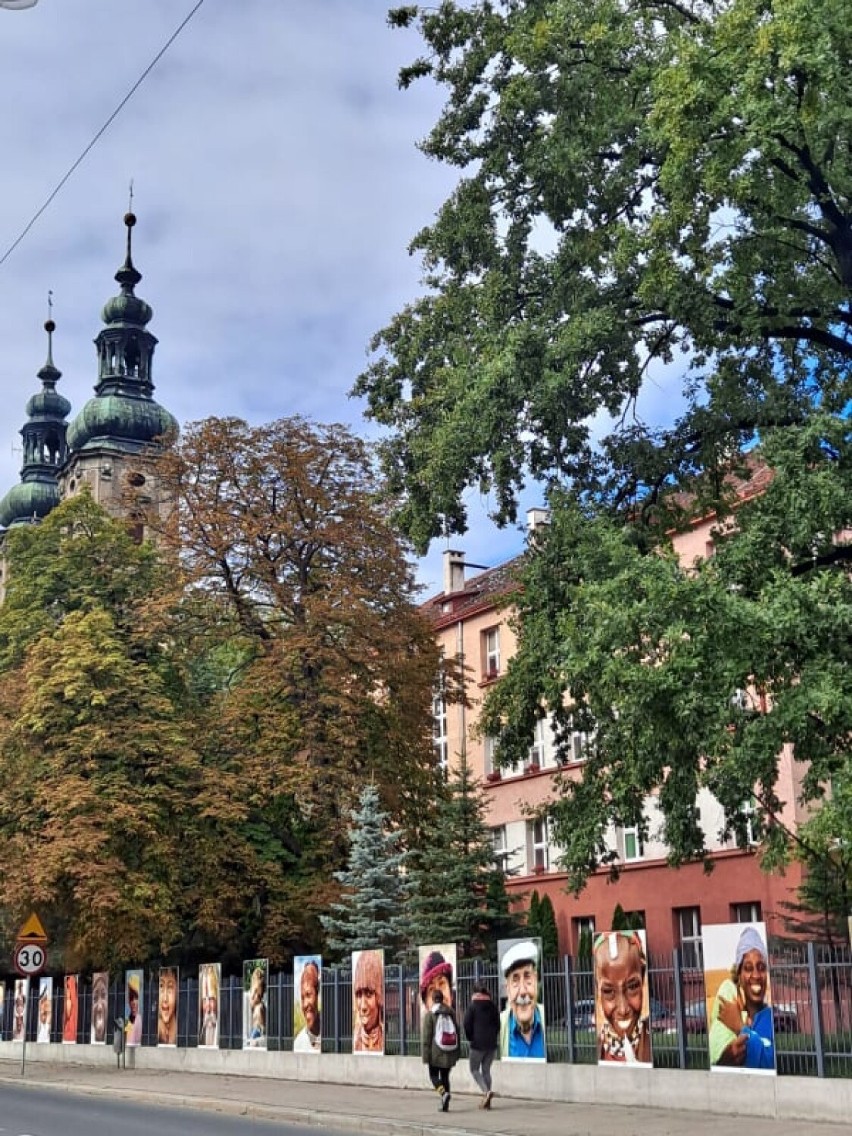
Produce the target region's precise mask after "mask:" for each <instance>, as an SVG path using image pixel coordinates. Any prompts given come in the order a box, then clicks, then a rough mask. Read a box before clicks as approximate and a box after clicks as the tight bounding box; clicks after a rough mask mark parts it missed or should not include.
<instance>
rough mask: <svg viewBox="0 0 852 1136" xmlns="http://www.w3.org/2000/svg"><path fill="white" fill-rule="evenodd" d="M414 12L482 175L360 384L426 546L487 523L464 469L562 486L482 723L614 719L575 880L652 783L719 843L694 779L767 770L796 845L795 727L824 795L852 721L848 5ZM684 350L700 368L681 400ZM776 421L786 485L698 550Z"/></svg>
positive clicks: (573, 786) (719, 785)
mask: <svg viewBox="0 0 852 1136" xmlns="http://www.w3.org/2000/svg"><path fill="white" fill-rule="evenodd" d="M391 22H392V23H394V24H397V25H401V26H416V27H417V28H418V29H419V31H420V33H421V35H422V38H423V43H424V52H423V55H422V58H420V59H419V60H416V61H415V62H414V63H413V64H412V66H411V67H410V68H408V69H406V70H405V71H404V72H403V74H402V76H401V82H402V85H403V86H405V85H407V84H408V83H410V82H412V81H414V80H415V79H417V78H418V77H419V76H421V75H429V76H431V77H432V78H433V79H434V80H435V81H437V82H438V83H439V84H440V85H442V86H443V87H444V88H445V90H446V93H447V101H446V104H445V107H444V110H443V113H442V114H441V117H440V119H439V121H438V122H437V123H436V125H435V127H434V128H433V130H432V131H431V133H430V134H429V136H428V137H427V139H426V140H425V142H424V143H423V149H424V150H425V152H426V153H427V154H429V155H430V156H433V157H435V158H437V159H439V160H441V161H444V162H448V163H450V164H451V165H454V166H456V167H457V168H458V170H459V182H458V186H457V188H456V190H455V192H454V193H453V194H452V196H451V197H450V198H449V200H448V201H447V202H446V203H445V204H444V206H443V207H442V209H441V211H440V213H439V215H438V217H437V219H436V221H435V222H434V223H433V224H431V225H429V226H428V227H427V228H425V229H424V230H423V231H422V232H421V233H419V234H418V235H417V236H416V238H415V239H414V242H413V249H414V251H416V252H419V253H420V255H421V256H422V258H423V262H424V265H425V269H426V278H425V283H426V291H425V294H424V295H423V296H422V297H421V298H419V299H417V300H415V301H414V302H413V303H412V304H410V305H409V306H408V307H406V308H405V309H404V310H403V311H402V312H400V313H399V314H398V315H397V316H396V317H395V318H394V319H393V320H392V322H391V323H390V324H389V325H388V326H387V327H386V328H385V329H384V330H382V331H381V332H379V333H378V334H377V336H376V338H375V341H374V344H373V346H374V349H375V354H374V358H373V360H372V362H371V365H370V366H369V368H368V370H367V371H366V372H365V373H364V374H363V375H362V376H361V377H360V379H359V381H358V383H357V386H356V389H357V391H358V393H360V394H362V395H365V396H366V397H367V399H368V407H369V413H370V414H371V415H372V416H373V418H374V419H376V420H377V421H379V422H381V423H383V424H385V425H387V426H388V427H390V430H391V434H390V437H389V439H388V442H387V445H386V448H385V451H384V460H385V463H386V468H387V470H388V472H389V475H390V479H391V484H392V485H393V487H394V488H395V489H396V490H397V491H398V492H399V493H400V494H401V496H402V504H401V507H400V516H401V518H402V521H403V523H404V525H405V527H406V529H407V531H409V533H410V534H411V535H412V537H413V538H414V540H415V542H416V544H417V545H418V546H419V547H421V548H422V547H425V546H426V545H427V544H428V542H429V540H430V539H431V538H432V537H434V536H435V535H436V534H438V533H440V532H443V531H449V532H453V531H463V529H464V525H465V511H464V504H463V494H464V492H465V491H466V490H467V489H468V488H470V487H478V488H480V489H482V490H486V491H488V492H490V493H491V494H492V495H493V496H492V499H493V501H494V503H495V508H494V513H495V516H496V519H497V520H498V521H500V522H505V521H509V520H512V519H513V518H514V516H515V511H516V506H517V498H518V492H519V490H520V488H521V487H522V486H523V484H524V482H525V479H528V478H529V477H533V478H536V479H539V480H540V481H541V482H543V483H544V485H545V486H546V488H547V490H548V493H549V503H550V505H551V508H552V513H553V525H552V527H551V530H550V534H549V536H548V537H547V538H543V539H542V540H541V541H540V542H539V546H538V547H537V548H536V549H535V550H533V552H532V553H531V555H530V563H529V566H528V570H527V571H526V573H525V575H524V581H523V585H524V592H523V596H522V599H521V601H520V609H521V621H520V625H519V626H520V635H521V651H520V655H519V656H518V658H517V659H516V660H513V662H512V664H511V665H510V668H509V677H508V679H507V680H505V681H504V682H503V683H501V684H500V686H499V687H498V689H497V691H496V695H495V697H494V699H493V700H492V701H491V710H490V721H488V722H487V723H486V729H488V730H489V732H492V731H494V730H499V729H501V728H502V730H503V741H504V744H505V751H506V752H507V753H511V754H512V755H513V756H517V755H518V754H520V753H522V752H523V751H522V749H521V748H520V739H521V736H523V745H524V746H527V745H528V744H529V737H530V733H531V729H532V725H533V723H534V720H535V717H536V716H540V715H541V714H542V713H543V708H544V707H549V708H550V709H551V710H553V711H554V712H555V714H556V718H557V726H558V730H559V739H560V741H561V742H562V743H564V742H565V741H567V735H568V732H569V731H570V730H571V729H572V728H581V729H582V728H585V729H587V730H589V731H594V734H595V742H594V744H593V745H592V746H591V747H590V749H589V751H588V755H587V756H588V760H587V761H586V763H585V767H584V776H583V777H582V778H581V779H580V780H578V781H571V780H569V779H568V778H567V777H566V778H565V779H564V780H563V796H562V799H561V800H560V801H559V802H558V803H557V804H556V805H555V806H554V810H553V819H554V822H555V832H554V835H555V838H556V840H557V841H558V843H559V844H560V845H562V846H563V847H564V848H565V850H566V852H565V863H566V866H567V867H568V870H569V873H570V876H571V882H572V884H573V886H575V887H580V886H581V885H582V882H583V881H584V880H585V879H586V878H587V876H588V874H589V873H590V872H591V871H592V870H594V869H595V867H596V866H597V865H598V864H599V863H600V861H601V859H604V860H606V859H607V857H608V853H607V848H606V842H605V839H604V835H605V831H606V827H607V825H608V824H610V823H615V824H623V825H632V824H639V825H640V827H641V828H643V829H644V828H646V827H647V825H646V822H645V819H644V814H643V803H644V802H645V801H646V799H647V797H648V796H649V795H652V794H655V795H656V796H657V798H658V801H659V805H660V810H661V817H662V824H661V826H660V827H661V830H662V836H663V837H664V839H665V841H666V843H667V845H668V847H669V849H670V855H671V859H672V862H673V863H680V862H683V861H684V860H687V859H690V858H693V857H700V856H702V855H704V853H705V838H704V833H703V832H702V828H701V825H700V823H699V822H700V818H699V815H698V812H697V810H696V793H697V791H698V789H699V788H701V787H706V788H708V789H710V790H711V791H712V792H713V793H714V794H715V795H716V796H717V798H718V799H719V800H720V801H721V803H722V805H723V806H724V810H725V817H726V821H725V825H724V831H723V833H722V834H721V835H723V836H725V835H729V834H731V833H734V834H740V835H741V834H742V831H743V830H744V826H745V823H746V819H745V817H744V814H743V810H742V803H743V802H744V801H746V800H749V799H750V798H751V797H752V796H753V797H754V798H756V800H757V802H758V812H759V816H758V828H759V833H760V836H761V838H762V840H763V841H764V846H765V850H766V852H767V853H768V856H769V860H768V862H769V863H774V862H777V860H778V858H780V857H781V856H782V854H783V853H784V852H785V846H788V835H789V833H788V830H787V827H786V822H787V820H788V819H790V817H791V811H792V809H793V807H794V802H793V801H792V800H790V799H788V798H787V794H786V793H785V794H784V795H783V798H784V799H782V796H780V795H779V791H778V782H777V774H778V760H779V754H780V753H781V752H782V751H783V750H784V749H785V747H787V749H789V748H792V749H793V751H794V753H795V756H796V757H797V758H798V759H800V760H801V761H802V762H803V763H807V764H806V765H804V766H803V768H804V769H805V771H806V772H805V773H804V778H803V780H804V784H803V788H802V794H801V796H802V799H803V800H804V801H814V802H816V801H819V800H820V799H821V798H822V795H823V793H824V791H825V788H826V786H827V785H829V784H830V783H831V782H832V781H833V780H835V779H836V778H838V777H841V778H845V777H847V776H848V764H849V757H848V750H849V745H848V739H849V737H850V736H852V735H850V725H852V700H850V690H849V682H848V679H847V678H846V673H847V672H848V670H849V668H848V662H849V660H848V650H849V646H848V645H849V636H848V634H847V628H848V618H849V614H850V609H849V594H848V589H849V582H848V575H847V567H848V559H849V554H850V548H849V544H848V540H847V535H846V534H848V533H849V531H850V530H852V525H850V522H851V521H852V517H850V505H849V502H850V500H852V494H850V489H852V486H850V474H849V471H850V468H852V449H850V438H849V430H848V407H849V404H850V393H851V392H850V377H852V376H850V365H851V364H852V336H850V331H852V308H850V288H851V287H852V194H850V187H852V149H850V145H849V136H850V127H852V111H850V107H852V69H850V68H849V65H848V64H849V58H850V53H851V52H852V25H850V22H849V20H848V13H847V11H846V6H845V5H844V4H842V3H841V2H840V0H816V3H812V2H811V0H778V2H775V3H772V4H770V3H768V2H767V0H719V2H718V3H716V2H712V0H711V2H705V0H700V2H699V0H688V2H687V3H674V2H672V0H650V2H648V3H644V2H643V3H635V2H633V0H591V2H586V0H583V2H581V0H488V2H486V0H473V2H471V3H464V4H462V3H453V2H447V3H443V4H441V5H440V6H439V7H437V8H428V7H426V6H420V5H407V6H405V7H403V8H400V9H397V10H396V11H395V12H393V13H392V15H391ZM661 379H665V380H666V382H668V383H669V384H670V385H674V384H677V385H678V386H679V388H680V391H679V393H680V394H681V395H682V397H683V410H682V411H677V412H676V413H678V414H679V415H680V416H679V418H678V419H677V420H676V421H673V422H670V423H666V424H665V425H664V426H662V427H661V426H659V424H657V423H654V422H653V421H646V420H645V419H644V417H643V415H644V414H645V407H647V406H649V405H653V400H651V402H650V403H649V401H648V400H649V396H651V395H653V393H654V389H655V384H656V383H658V382H659V381H660V380H661ZM756 441H758V442H759V443H760V457H761V459H762V460H763V461H764V462H766V463H768V465H769V466H770V467H771V468H773V469H774V470H775V471H776V477H775V481H774V482H773V484H772V487H771V489H770V491H769V492H768V493H767V494H766V495H765V498H764V499H763V500H762V501H760V502H756V501H751V502H749V504H748V505H747V506H743V507H742V508H738V509H737V511H736V522H735V525H734V526H733V530H732V531H731V532H726V533H724V534H722V533H721V532H720V534H719V538H718V541H717V544H718V554H717V555H716V556H715V557H714V558H713V559H712V560H711V561H708V562H706V563H705V564H703V565H701V566H699V567H697V568H695V569H693V568H692V567H691V566H689V567H682V566H680V565H679V564H678V563H677V561H676V559H675V558H674V556H673V555H672V552H671V541H670V537H671V533H672V531H674V530H676V529H677V528H678V527H685V526H687V525H688V524H689V522H690V520H691V519H692V518H694V517H695V516H706V515H708V511H709V510H715V512H716V515H717V516H718V517H719V518H724V517H726V516H728V515H730V506H731V497H732V490H733V488H734V486H735V484H736V477H737V476H740V477H743V478H745V477H747V476H748V473H749V467H748V465H747V464H746V463H739V462H738V461H737V460H736V459H735V458H734V457H732V455H737V454H742V453H743V452H744V451H746V450H748V449H749V448H750V447H751V446H753V445H754V443H755V442H756ZM738 465H739V468H737V467H738ZM741 488H742V486H741ZM837 534H840V535H837ZM566 690H570V692H571V694H572V695H573V697H574V699H575V705H574V706H573V707H572V706H570V705H569V704H567V703H566V702H565V698H564V694H565V691H566ZM571 716H573V719H574V720H573V722H571V721H570V720H569V719H570V717H571ZM828 815H829V816H830V815H832V814H828ZM834 815H835V816H836V817H837V819H838V820H839V814H834ZM646 835H647V832H646ZM849 835H850V834H849V832H848V830H844V831H842V832H835V833H834V836H835V837H837V838H842V839H847V838H848V837H849ZM613 866H614V865H613Z"/></svg>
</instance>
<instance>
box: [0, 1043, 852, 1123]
mask: <svg viewBox="0 0 852 1136" xmlns="http://www.w3.org/2000/svg"><path fill="white" fill-rule="evenodd" d="M20 1060H21V1046H20V1044H17V1045H16V1044H14V1043H13V1042H9V1041H3V1042H0V1061H4V1062H13V1061H16V1062H18V1063H19V1064H20ZM26 1061H27V1066H28V1067H32V1066H37V1065H38V1064H39V1063H41V1062H44V1063H47V1064H54V1065H56V1064H61V1065H68V1066H72V1065H88V1066H97V1067H100V1068H107V1067H109V1068H113V1069H114V1068H116V1056H115V1054H114V1053H113V1051H112V1049H111V1048H110V1047H109V1046H93V1045H43V1044H42V1045H36V1044H32V1043H28V1044H27V1053H26ZM127 1068H128V1069H133V1068H136V1069H144V1070H146V1071H150V1070H159V1069H162V1070H168V1071H169V1072H181V1073H208V1074H209V1073H212V1074H216V1073H223V1074H228V1076H244V1077H276V1078H278V1079H279V1080H285V1081H286V1080H291V1081H316V1082H318V1083H319V1082H324V1083H326V1084H341V1085H364V1086H365V1087H375V1088H392V1089H424V1090H425V1089H426V1087H427V1078H426V1070H425V1068H424V1067H423V1065H422V1063H421V1061H420V1059H419V1058H417V1057H380V1056H372V1055H370V1054H355V1055H353V1054H348V1053H341V1054H337V1053H323V1054H308V1053H289V1052H286V1053H267V1052H264V1051H263V1050H257V1049H250V1050H242V1049H213V1050H211V1049H165V1048H164V1049H157V1048H153V1047H147V1046H145V1047H142V1048H140V1049H129V1050H128V1051H127ZM732 1077H740V1078H742V1077H747V1084H748V1091H747V1092H743V1091H737V1092H732V1091H731V1088H732V1086H731V1084H730V1078H732ZM726 1080H727V1081H728V1084H725V1083H724V1082H725V1081H726ZM494 1086H495V1088H496V1090H497V1092H498V1093H499V1095H500V1096H505V1097H515V1098H520V1099H523V1098H528V1099H536V1100H549V1101H564V1102H565V1103H566V1104H613V1103H618V1102H620V1101H629V1102H630V1105H631V1107H634V1108H660V1109H678V1110H681V1111H686V1112H710V1113H716V1114H717V1115H718V1116H720V1117H721V1116H743V1117H745V1116H762V1117H770V1118H774V1119H778V1120H784V1119H789V1120H813V1121H815V1122H819V1121H831V1122H834V1123H846V1122H847V1121H848V1119H849V1117H850V1116H852V1080H845V1079H842V1078H832V1079H831V1080H821V1079H820V1078H818V1077H774V1076H766V1075H758V1074H751V1075H750V1074H746V1073H736V1072H730V1071H724V1072H723V1071H713V1072H705V1071H700V1070H678V1069H631V1068H628V1067H625V1066H611V1065H610V1066H604V1067H600V1066H597V1065H563V1064H553V1065H548V1064H545V1063H543V1062H542V1063H539V1062H536V1061H529V1062H527V1061H501V1062H499V1063H498V1064H496V1065H495V1066H494ZM829 1086H830V1091H827V1090H828V1088H829ZM453 1089H454V1091H457V1092H461V1093H478V1092H479V1090H478V1089H477V1088H476V1086H475V1085H474V1083H473V1080H472V1078H471V1076H470V1073H469V1071H468V1067H467V1062H466V1061H462V1062H460V1063H459V1065H458V1066H457V1067H456V1069H455V1070H454V1072H453Z"/></svg>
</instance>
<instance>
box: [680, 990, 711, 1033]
mask: <svg viewBox="0 0 852 1136" xmlns="http://www.w3.org/2000/svg"><path fill="white" fill-rule="evenodd" d="M683 1017H684V1024H685V1025H686V1032H687V1033H706V1032H707V1003H706V1002H705V1001H704V999H703V998H701V999H699V1000H698V1001H697V1002H687V1003H686V1005H685V1006H684V1008H683Z"/></svg>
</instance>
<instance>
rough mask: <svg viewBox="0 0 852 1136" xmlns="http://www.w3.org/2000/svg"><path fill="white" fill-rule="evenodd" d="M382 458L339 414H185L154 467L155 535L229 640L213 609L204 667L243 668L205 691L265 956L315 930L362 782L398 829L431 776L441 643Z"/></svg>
mask: <svg viewBox="0 0 852 1136" xmlns="http://www.w3.org/2000/svg"><path fill="white" fill-rule="evenodd" d="M373 465H374V463H373V457H372V454H371V451H370V448H369V447H368V446H367V445H366V444H365V443H363V442H362V441H360V440H358V439H357V438H355V437H354V436H353V435H352V434H351V433H350V432H349V431H348V430H346V429H345V428H344V427H342V426H320V425H316V424H312V423H309V422H307V421H305V420H303V419H300V418H291V419H283V420H281V421H278V422H274V423H271V424H268V425H264V426H259V427H250V426H248V425H247V424H246V423H245V422H242V421H239V420H236V419H224V420H221V419H208V420H206V421H204V422H200V423H195V424H191V425H189V426H188V427H187V428H186V429H185V431H184V434H183V436H182V438H181V440H180V442H179V443H178V444H177V445H176V447H175V448H174V450H172V451H171V452H169V453H167V454H165V455H164V456H163V457H162V459H161V462H160V467H159V473H160V476H161V478H162V480H163V484H164V486H165V487H166V489H167V490H168V491H170V492H171V495H172V497H173V500H174V502H175V511H174V513H173V515H172V517H171V518H170V520H169V524H168V526H166V527H165V528H164V529H163V531H162V532H161V533H160V534H159V538H160V540H161V541H162V542H163V543H164V544H165V546H166V547H168V548H172V549H173V550H174V553H175V555H176V556H177V555H178V554H179V555H180V558H181V564H182V566H183V569H184V571H185V574H186V576H185V582H184V587H185V589H187V590H188V592H189V595H190V596H195V597H197V598H198V600H199V602H201V603H202V604H203V605H204V607H205V608H206V609H207V614H208V615H209V610H210V609H211V608H212V609H215V610H216V611H217V612H218V618H219V623H218V639H219V642H220V644H223V645H224V644H227V648H225V647H224V646H219V647H218V648H217V649H216V651H213V646H214V645H215V644H216V642H217V638H216V631H217V629H216V625H215V624H211V622H210V620H209V619H208V618H206V616H205V618H204V620H202V624H201V626H202V627H203V633H204V636H205V640H204V642H205V647H206V650H207V655H206V656H205V657H206V658H207V659H208V660H210V661H211V662H212V661H214V660H215V662H216V664H217V666H216V667H214V668H213V671H212V672H211V671H210V670H209V669H208V672H207V677H208V678H209V677H210V675H211V673H213V674H218V675H219V676H220V677H224V672H223V671H222V670H221V663H222V662H223V661H224V660H225V659H227V660H228V661H229V662H231V663H232V664H233V669H232V671H231V672H230V673H228V674H227V678H226V682H225V685H224V686H223V687H222V688H221V689H220V690H219V691H217V692H214V693H213V695H212V696H211V699H210V701H209V709H210V712H211V714H213V715H214V716H215V721H216V727H217V735H216V743H215V760H214V765H218V766H221V767H223V768H225V769H226V770H228V771H229V774H230V776H231V778H232V780H231V781H229V792H230V794H231V800H232V801H233V803H234V805H235V806H236V807H239V808H241V809H242V810H243V812H244V817H245V820H244V826H245V827H244V833H245V835H246V838H247V839H248V841H249V842H250V843H252V842H253V843H254V844H255V846H256V849H257V855H258V856H259V858H260V861H261V863H262V864H263V865H265V867H266V872H265V877H264V878H260V879H259V878H258V877H257V876H256V875H255V876H254V877H253V879H251V880H250V881H249V883H248V884H247V890H248V892H249V894H247V895H246V897H245V902H246V903H247V904H249V910H250V911H251V912H253V913H254V914H253V915H248V918H249V920H250V921H251V922H253V923H254V924H256V927H257V934H258V935H259V936H260V941H259V944H258V945H259V949H263V950H264V952H265V953H268V954H269V955H270V957H276V955H277V954H278V953H279V952H280V951H281V949H282V944H286V946H287V949H297V948H298V947H299V946H303V945H310V943H311V942H316V941H317V940H318V938H319V937H320V931H319V926H318V923H317V917H318V914H319V913H320V912H322V911H324V910H325V909H326V908H327V905H328V903H329V902H330V901H331V900H332V899H333V898H334V897H335V888H334V885H333V884H332V882H331V874H332V872H333V871H334V870H335V869H339V868H342V866H343V865H344V864H345V862H346V856H347V852H348V827H349V826H348V821H349V812H350V810H351V808H352V806H353V805H354V803H355V802H356V801H357V800H358V796H359V793H360V791H361V788H362V787H363V785H364V783H365V782H367V781H369V782H371V783H374V784H375V785H376V786H377V788H378V790H379V793H380V796H381V801H382V805H383V807H384V808H386V809H387V811H388V813H389V815H390V816H391V818H392V820H393V822H394V823H395V824H398V825H401V826H402V827H403V829H404V830H406V831H409V830H414V829H416V826H417V825H418V823H419V819H420V817H421V816H422V813H423V808H424V802H425V801H428V800H429V799H431V795H432V791H433V788H434V786H435V784H436V773H435V758H434V752H433V749H432V741H431V725H432V723H431V697H432V685H433V682H434V678H435V675H436V674H437V670H438V656H437V651H436V649H435V646H434V643H433V641H432V638H431V634H430V631H429V628H428V626H427V625H426V623H425V621H423V619H422V618H421V616H420V613H419V611H418V608H417V605H416V603H415V596H416V592H415V586H414V583H413V578H412V571H411V567H410V565H409V563H408V562H407V560H406V546H405V544H404V543H403V542H402V540H401V538H400V537H399V536H398V535H397V533H396V532H395V530H394V529H393V527H392V526H391V524H390V523H389V518H388V513H389V510H388V507H387V505H385V504H383V503H382V501H381V494H380V489H381V488H382V486H381V481H380V479H379V478H378V476H377V474H376V472H375V470H374V468H373ZM225 649H226V650H227V652H228V654H227V655H226V656H223V655H222V653H221V652H222V650H225ZM282 865H283V867H282Z"/></svg>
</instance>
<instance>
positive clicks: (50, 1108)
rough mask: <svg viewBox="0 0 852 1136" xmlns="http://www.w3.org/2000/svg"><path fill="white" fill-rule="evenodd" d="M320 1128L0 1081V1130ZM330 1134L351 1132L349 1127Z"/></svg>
mask: <svg viewBox="0 0 852 1136" xmlns="http://www.w3.org/2000/svg"><path fill="white" fill-rule="evenodd" d="M316 1132H317V1130H316V1128H311V1127H307V1126H305V1125H299V1126H293V1127H290V1126H284V1125H282V1124H281V1123H280V1121H277V1120H262V1119H258V1118H256V1117H243V1116H233V1115H226V1114H216V1113H213V1112H211V1111H210V1110H208V1109H197V1110H192V1109H187V1108H169V1107H163V1106H161V1105H158V1104H155V1103H153V1102H150V1101H149V1102H147V1103H146V1102H144V1101H143V1102H137V1101H132V1100H121V1099H120V1098H116V1097H113V1096H103V1095H101V1096H90V1095H89V1096H82V1095H81V1096H72V1095H70V1094H69V1093H68V1092H66V1091H64V1090H63V1089H61V1088H56V1087H55V1086H52V1087H48V1088H41V1087H38V1086H35V1085H21V1086H18V1085H10V1084H8V1083H6V1084H2V1085H0V1134H2V1136H113V1134H116V1136H151V1134H152V1133H156V1136H263V1133H268V1134H269V1136H273V1134H274V1133H282V1134H286V1136H316ZM330 1136H351V1132H350V1131H347V1130H346V1129H338V1130H336V1131H332V1132H331V1133H330Z"/></svg>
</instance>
